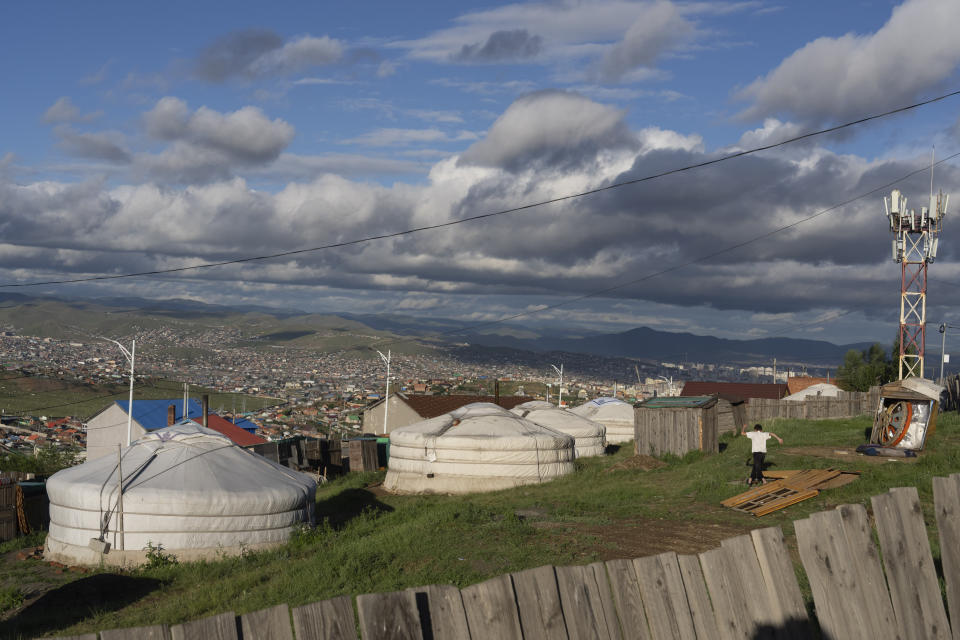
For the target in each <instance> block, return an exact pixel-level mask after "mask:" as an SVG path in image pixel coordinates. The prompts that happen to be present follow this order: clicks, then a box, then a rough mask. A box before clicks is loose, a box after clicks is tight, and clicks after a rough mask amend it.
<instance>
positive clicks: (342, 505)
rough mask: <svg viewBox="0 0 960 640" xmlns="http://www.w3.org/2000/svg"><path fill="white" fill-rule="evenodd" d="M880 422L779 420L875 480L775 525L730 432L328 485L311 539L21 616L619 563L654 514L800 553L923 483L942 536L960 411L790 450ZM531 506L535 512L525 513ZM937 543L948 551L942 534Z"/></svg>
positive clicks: (220, 607)
mask: <svg viewBox="0 0 960 640" xmlns="http://www.w3.org/2000/svg"><path fill="white" fill-rule="evenodd" d="M869 426H870V420H869V419H868V418H866V417H863V418H857V419H850V420H832V421H816V422H805V421H786V420H784V421H778V422H774V423H771V424H769V425H767V427H768V429H769V430H772V431H774V432H775V433H777V434H779V435H780V436H781V437H783V438H784V440H785V444H784V446H783V448H781V447H779V446H778V445H776V444H772V445H771V446H770V448H769V449H770V452H769V454H768V460H769V461H771V462H773V463H775V465H776V466H775V467H774V468H778V469H800V468H822V467H837V468H842V469H848V470H859V471H862V475H861V476H860V478H859V479H858V480H857V481H856V482H854V483H852V484H850V485H847V486H845V487H841V488H839V489H834V490H828V491H824V492H822V493H821V494H820V496H818V497H817V498H814V499H811V500H807V501H805V502H802V503H799V504H797V505H794V506H792V507H790V508H788V509H785V510H782V511H779V512H775V513H773V514H770V515H769V516H765V517H763V518H754V517H753V516H749V515H747V514H743V513H739V512H735V511H731V510H727V509H723V508H721V507H720V506H719V502H720V501H721V500H723V499H725V498H728V497H730V496H732V495H735V494H736V493H739V492H741V491H743V490H745V488H746V487H745V486H744V479H745V478H746V477H747V475H748V474H749V467H748V466H747V460H748V458H749V451H750V449H749V441H748V440H747V439H746V438H742V437H733V436H731V435H727V436H724V437H723V438H722V440H721V441H722V442H723V443H724V444H725V445H726V449H725V450H724V452H723V453H721V454H718V455H703V454H700V453H691V454H688V455H687V456H685V457H684V458H677V457H671V458H668V459H667V460H666V462H667V465H666V467H664V468H662V469H657V470H654V471H646V472H644V471H637V470H630V469H611V467H613V466H614V465H615V464H616V463H618V462H620V461H623V460H625V459H627V458H629V457H630V456H631V455H632V451H631V450H630V448H632V445H628V447H625V448H621V450H620V451H619V452H617V453H616V454H614V455H612V456H607V457H604V458H590V459H584V460H581V461H578V463H577V467H578V468H577V471H576V473H574V474H572V475H570V476H567V477H565V478H561V479H558V480H555V481H553V482H550V483H546V484H543V485H532V486H528V487H521V488H517V489H512V490H506V491H498V492H494V493H486V494H474V495H469V496H457V497H451V496H392V495H381V494H380V493H378V492H375V491H373V490H371V488H370V485H371V483H376V482H377V481H378V480H379V479H380V478H381V477H382V474H379V473H369V474H353V475H350V476H348V477H345V478H342V479H339V480H337V481H335V482H332V483H329V484H327V485H325V486H323V487H321V488H320V490H319V491H318V496H317V501H318V504H317V507H318V510H317V512H318V519H319V520H320V524H319V526H317V527H316V528H315V529H313V530H304V531H301V532H299V533H298V534H297V535H295V536H294V538H293V539H292V540H291V542H290V543H289V544H287V545H285V546H284V547H282V548H279V549H276V550H272V551H268V552H261V553H246V554H243V555H242V556H239V557H232V558H222V559H218V560H215V561H207V562H198V563H181V564H170V563H160V562H158V563H155V564H156V566H154V567H152V568H144V569H141V570H138V571H135V572H133V573H129V574H124V575H123V576H121V575H120V574H111V575H117V577H118V579H119V578H120V577H125V578H130V579H133V580H135V581H136V583H137V584H140V585H147V587H145V589H146V590H145V594H144V595H143V596H142V597H139V598H137V599H136V600H135V601H133V602H127V603H122V604H116V605H115V606H111V605H109V604H106V605H105V604H101V605H99V606H97V607H94V608H93V609H89V610H86V611H83V612H82V613H73V614H70V615H69V616H68V615H66V614H64V615H61V614H59V613H58V612H57V611H49V612H46V613H45V614H43V615H38V616H35V617H23V616H21V617H20V618H19V619H15V620H14V621H11V622H16V623H17V626H16V628H17V629H18V631H19V632H21V633H23V634H24V635H25V636H39V635H49V634H53V633H71V634H78V633H84V632H90V631H94V630H100V629H108V628H115V627H129V626H139V625H147V624H155V623H167V624H173V623H177V622H182V621H186V620H192V619H197V618H200V617H204V616H208V615H212V614H216V613H221V612H224V611H228V610H229V611H234V612H235V613H237V614H242V613H245V612H248V611H253V610H257V609H262V608H265V607H268V606H271V605H274V604H279V603H287V604H289V605H291V606H297V605H300V604H305V603H308V602H314V601H317V600H322V599H326V598H331V597H334V596H337V595H341V594H349V595H356V594H361V593H373V592H382V591H392V590H398V589H403V588H406V587H410V586H417V585H425V584H435V583H451V584H455V585H458V586H461V587H462V586H466V585H469V584H473V583H476V582H479V581H482V580H484V579H486V578H490V577H493V576H497V575H500V574H503V573H506V572H511V571H517V570H522V569H526V568H531V567H536V566H541V565H544V564H554V565H565V564H583V563H588V562H592V561H595V560H597V559H601V558H604V557H616V556H618V555H619V554H621V553H623V552H622V551H621V550H620V549H619V547H618V545H617V542H616V541H611V540H609V539H601V538H602V536H598V535H597V534H596V530H597V529H598V528H599V529H602V528H604V527H611V526H617V527H625V526H636V527H641V526H642V523H643V522H645V521H648V522H649V521H654V520H656V521H657V522H663V521H669V522H674V523H676V522H683V523H695V524H699V523H704V524H708V523H715V524H722V525H725V526H727V527H734V528H736V527H740V528H741V530H743V531H747V530H749V529H751V528H757V527H765V526H773V525H780V526H782V528H783V530H784V532H785V534H786V536H787V542H788V546H790V547H791V548H792V547H794V546H795V543H794V540H793V525H792V522H793V521H794V520H796V519H800V518H803V517H805V516H807V515H809V514H810V513H812V512H815V511H821V510H824V509H828V508H830V507H832V506H835V505H837V504H842V503H860V504H864V505H866V506H867V508H868V509H869V508H870V496H872V495H877V494H879V493H883V492H885V491H886V490H887V489H889V488H891V487H895V486H916V487H918V489H919V493H920V498H921V501H922V503H923V508H924V515H925V517H926V521H927V523H928V525H929V526H930V527H931V528H930V531H931V533H933V528H932V527H933V521H934V518H933V510H932V490H931V479H932V478H933V477H934V476H945V475H948V474H950V473H951V472H955V471H957V470H960V418H958V417H957V416H956V415H943V416H941V417H940V420H939V424H938V427H937V431H936V433H934V434H932V435H931V436H930V437H929V439H928V442H927V450H926V452H925V453H924V454H923V456H922V458H921V459H920V460H919V461H917V462H909V463H908V462H901V461H890V462H875V461H868V460H865V459H864V458H860V457H855V456H851V457H850V459H849V460H832V459H825V458H819V457H813V456H809V455H788V454H787V453H784V448H788V447H799V446H804V447H811V446H826V447H851V446H855V445H857V444H860V443H862V442H864V440H865V438H864V432H865V430H866V429H868V428H869ZM518 512H521V513H522V514H535V515H532V516H531V515H527V517H519V516H518ZM547 525H548V526H547ZM932 542H933V548H934V553H935V555H937V556H938V555H939V550H938V547H937V545H936V540H935V537H934V539H933V540H932ZM621 557H622V556H621ZM101 575H102V574H101ZM800 578H801V587H802V588H804V589H805V590H806V589H807V587H806V586H805V580H804V579H803V576H802V575H801V576H800ZM806 593H807V596H808V599H809V591H806Z"/></svg>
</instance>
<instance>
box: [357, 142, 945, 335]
mask: <svg viewBox="0 0 960 640" xmlns="http://www.w3.org/2000/svg"><path fill="white" fill-rule="evenodd" d="M957 156H960V152H957V153H954V154H952V155H949V156H947V157H945V158H943V159H942V160H940V161H938V162H936V163H935V164H934V165H933V166H936V165H939V164H941V163H944V162H947V161H948V160H952V159H953V158H956V157H957ZM929 170H930V165H927V166H925V167H923V168H921V169H917V170H915V171H911V172H910V173H907V174H906V175H903V176H900V177H899V178H897V179H895V180H892V181H890V182H887V183H886V184H883V185H880V186H878V187H875V188H873V189H871V190H869V191H866V192H864V193H861V194H860V195H858V196H854V197H852V198H850V199H848V200H844V201H843V202H840V203H837V204H835V205H832V206H830V207H827V208H826V209H822V210H820V211H818V212H816V213H814V214H812V215H809V216H807V217H805V218H801V219H799V220H795V221H794V222H791V223H790V224H786V225H783V226H782V227H778V228H776V229H772V230H770V231H767V232H766V233H762V234H760V235H757V236H754V237H752V238H748V239H747V240H744V241H742V242H738V243H736V244H733V245H729V246H727V247H724V248H722V249H718V250H717V251H713V252H711V253H707V254H704V255H701V256H699V257H696V258H692V259H690V260H687V261H686V262H681V263H678V264H675V265H673V266H670V267H666V268H665V269H661V270H659V271H654V272H651V273H648V274H646V275H644V276H641V277H639V278H634V279H633V280H629V281H627V282H623V283H621V284H616V285H613V286H611V287H605V288H603V289H597V290H595V291H590V292H588V293H585V294H583V295H579V296H576V297H574V298H569V299H567V300H562V301H560V302H557V303H555V304H552V305H547V306H545V307H541V308H539V309H533V310H531V311H523V312H520V313H515V314H513V315H509V316H506V317H503V318H500V319H498V320H490V321H488V322H481V323H478V324H474V325H470V326H469V327H465V328H460V329H452V330H447V331H441V332H439V333H435V334H432V335H439V336H445V335H456V334H458V333H464V332H465V331H473V330H474V329H481V328H484V327H489V326H493V325H497V324H502V323H504V322H509V321H511V320H516V319H518V318H524V317H527V316H532V315H535V314H537V313H543V312H544V311H550V310H553V309H558V308H560V307H565V306H567V305H570V304H573V303H574V302H579V301H581V300H586V299H588V298H594V297H596V296H599V295H603V294H605V293H610V292H611V291H616V290H617V289H623V288H625V287H629V286H630V285H634V284H638V283H640V282H644V281H646V280H651V279H653V278H656V277H658V276H662V275H665V274H667V273H671V272H673V271H679V270H680V269H683V268H684V267H689V266H691V265H694V264H697V263H700V262H705V261H707V260H710V259H711V258H715V257H717V256H719V255H723V254H725V253H729V252H731V251H734V250H736V249H740V248H742V247H745V246H747V245H750V244H753V243H754V242H757V241H759V240H763V239H765V238H769V237H770V236H773V235H776V234H778V233H780V232H782V231H786V230H787V229H792V228H793V227H796V226H799V225H801V224H803V223H804V222H809V221H810V220H813V219H815V218H819V217H820V216H822V215H825V214H827V213H830V212H831V211H834V210H836V209H839V208H840V207H845V206H847V205H848V204H851V203H853V202H856V201H857V200H861V199H863V198H866V197H867V196H870V195H873V194H874V193H876V192H878V191H883V190H884V189H889V188H890V187H892V186H894V185H896V184H898V183H900V182H903V181H904V180H906V179H908V178H911V177H913V176H915V175H917V174H918V173H923V172H925V171H929ZM847 313H852V311H848V312H847ZM847 313H844V314H842V315H847ZM837 317H839V316H837ZM402 342H413V340H412V339H398V340H391V341H385V342H375V343H373V345H370V346H369V347H356V348H354V349H349V350H356V349H363V348H373V347H376V346H387V345H391V344H396V343H402ZM345 351H347V350H345Z"/></svg>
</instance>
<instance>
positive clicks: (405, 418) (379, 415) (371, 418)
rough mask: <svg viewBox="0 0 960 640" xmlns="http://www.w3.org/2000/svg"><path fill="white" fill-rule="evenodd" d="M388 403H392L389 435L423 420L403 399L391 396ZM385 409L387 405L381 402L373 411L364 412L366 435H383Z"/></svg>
mask: <svg viewBox="0 0 960 640" xmlns="http://www.w3.org/2000/svg"><path fill="white" fill-rule="evenodd" d="M388 402H389V403H390V423H389V424H388V425H387V433H390V432H391V431H393V430H394V429H396V428H397V427H405V426H407V425H408V424H413V423H414V422H420V421H421V420H423V418H421V417H420V414H418V413H417V412H416V411H414V410H413V409H411V408H410V405H408V404H407V403H406V402H404V401H403V398H400V397H397V396H390V399H389V400H388ZM385 408H386V403H384V402H381V403H380V404H378V405H377V406H375V407H373V408H372V409H367V410H365V411H364V412H363V432H364V433H375V434H377V435H381V434H382V433H383V413H384V409H385Z"/></svg>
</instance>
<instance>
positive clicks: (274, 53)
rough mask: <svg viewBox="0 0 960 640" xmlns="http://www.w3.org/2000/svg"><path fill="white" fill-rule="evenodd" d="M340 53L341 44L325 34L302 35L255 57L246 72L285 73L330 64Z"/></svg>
mask: <svg viewBox="0 0 960 640" xmlns="http://www.w3.org/2000/svg"><path fill="white" fill-rule="evenodd" d="M341 55H343V45H342V44H341V43H340V41H338V40H334V39H333V38H329V37H327V36H323V37H321V38H315V37H312V36H303V37H302V38H299V39H297V40H293V41H291V42H288V43H286V44H285V45H283V46H282V47H280V48H279V49H273V50H271V51H267V52H266V53H264V54H262V55H261V56H259V57H257V58H256V59H255V60H254V61H253V62H251V63H250V65H249V66H248V67H247V72H248V73H250V74H252V75H255V76H262V75H274V74H279V75H286V74H289V73H293V72H295V71H300V70H301V69H307V68H310V67H319V66H323V65H328V64H331V63H333V62H336V61H337V60H339V59H340V56H341Z"/></svg>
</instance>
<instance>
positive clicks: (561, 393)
mask: <svg viewBox="0 0 960 640" xmlns="http://www.w3.org/2000/svg"><path fill="white" fill-rule="evenodd" d="M550 366H551V367H553V370H554V371H556V372H557V375H558V376H560V391H559V393H560V395H559V399H558V400H557V407H558V408H562V407H563V363H562V362H561V363H560V368H559V369H557V366H556V365H553V364H552V365H550Z"/></svg>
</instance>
